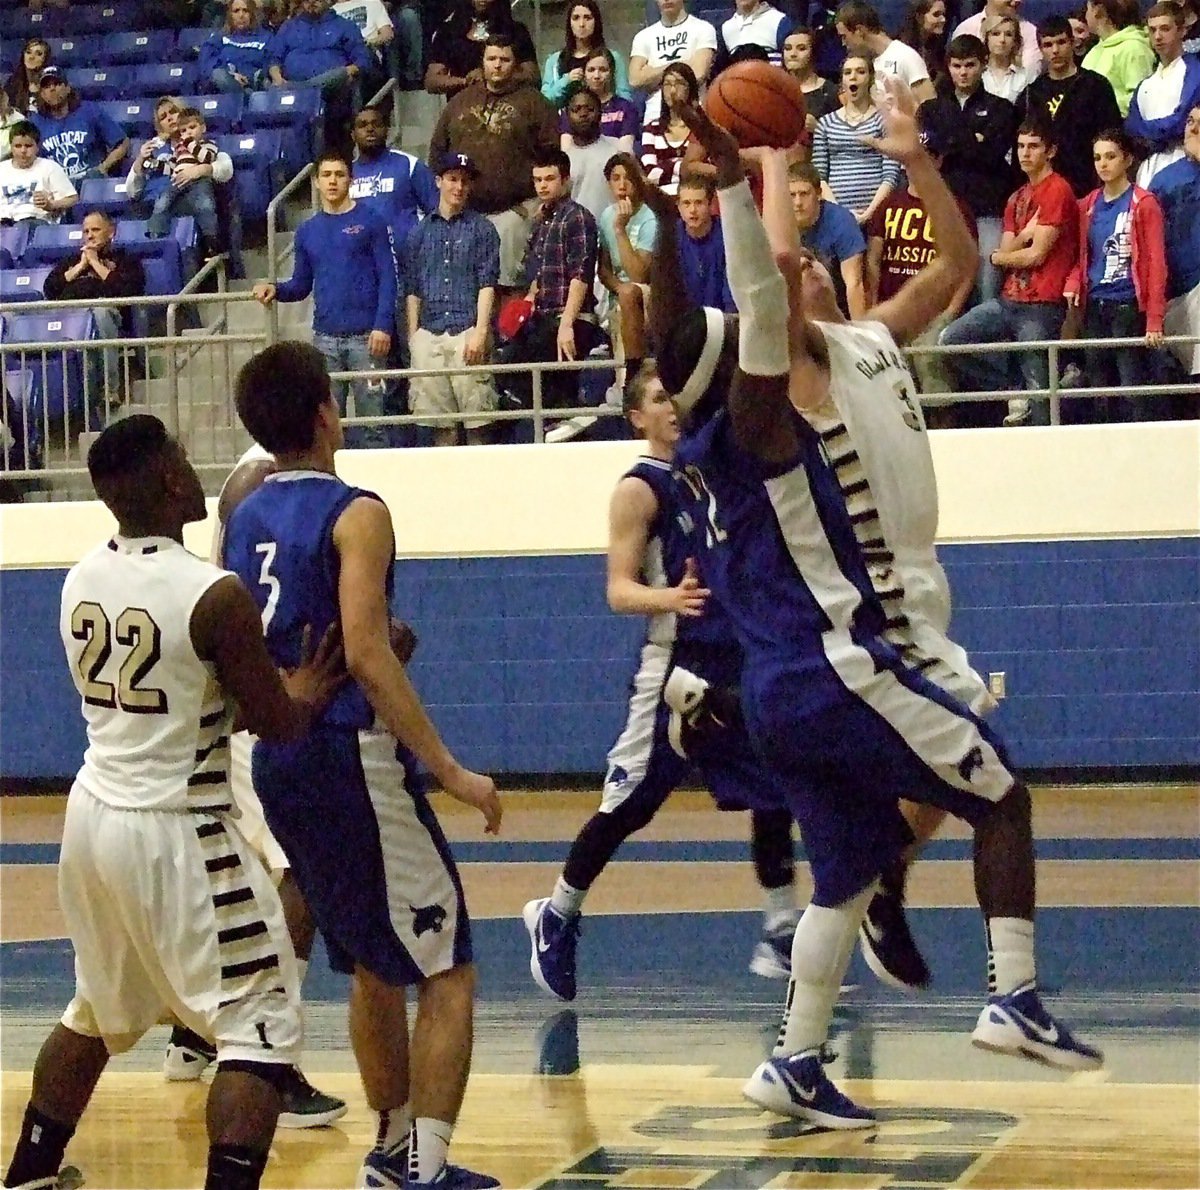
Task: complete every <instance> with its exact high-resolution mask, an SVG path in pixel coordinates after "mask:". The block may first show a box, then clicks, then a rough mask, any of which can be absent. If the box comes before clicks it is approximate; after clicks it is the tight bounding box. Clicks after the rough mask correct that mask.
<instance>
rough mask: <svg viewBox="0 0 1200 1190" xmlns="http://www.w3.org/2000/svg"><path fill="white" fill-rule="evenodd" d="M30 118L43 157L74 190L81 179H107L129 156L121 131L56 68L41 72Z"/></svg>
mask: <svg viewBox="0 0 1200 1190" xmlns="http://www.w3.org/2000/svg"><path fill="white" fill-rule="evenodd" d="M30 118H31V119H32V120H33V122H34V123H35V124H36V125H37V126H38V131H39V132H40V133H41V134H42V153H43V154H44V155H45V156H47V157H53V158H54V160H55V161H57V162H58V164H59V165H61V166H62V167H63V169H64V170H66V174H67V177H68V178H70V179H71V181H72V182H73V183H74V184H75V186H76V187H78V185H79V183H80V182H82V181H83V180H84V178H106V177H108V175H109V174H111V173H112V172H113V170H115V169H116V168H117V166H118V165H120V163H121V162H122V161H123V160H124V159H125V156H126V154H128V152H129V137H128V136H126V135H125V131H124V129H122V128H121V126H120V125H119V124H118V123H117V122H116V121H115V120H114V119H112V117H111V116H109V115H107V114H106V113H104V112H103V111H101V110H100V108H99V107H97V106H96V104H94V103H85V102H83V101H82V100H81V99H80V98H79V96H78V95H76V94H75V92H74V91H73V90H72V89H71V86H70V84H69V83H68V82H67V79H66V76H65V75H64V74H63V72H62V70H60V69H59V68H58V67H57V66H47V67H46V69H45V70H43V71H42V75H41V78H39V79H38V111H37V115H36V116H32V117H30Z"/></svg>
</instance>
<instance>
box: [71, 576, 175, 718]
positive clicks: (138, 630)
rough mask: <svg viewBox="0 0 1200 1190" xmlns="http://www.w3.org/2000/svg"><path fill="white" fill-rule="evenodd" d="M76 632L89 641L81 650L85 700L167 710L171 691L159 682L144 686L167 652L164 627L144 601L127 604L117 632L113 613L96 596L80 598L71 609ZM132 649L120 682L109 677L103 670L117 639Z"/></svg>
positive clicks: (134, 709)
mask: <svg viewBox="0 0 1200 1190" xmlns="http://www.w3.org/2000/svg"><path fill="white" fill-rule="evenodd" d="M71 635H72V636H73V637H74V638H75V639H76V640H81V641H84V642H86V643H85V644H84V647H83V652H82V653H80V655H79V678H80V685H81V686H82V688H83V701H84V702H86V703H88V704H89V705H91V706H94V707H108V708H109V709H111V710H116V708H117V707H118V706H119V707H120V708H121V710H123V711H129V712H130V713H131V714H134V715H165V714H166V712H167V709H168V708H167V693H166V691H165V690H161V689H159V688H158V687H156V686H143V685H142V683H143V682H144V681H145V680H146V679H147V678H148V677H149V676H150V674H151V671H152V670H153V669H154V667H155V666H156V665H157V664H158V662H159V659H160V658H161V657H162V630H161V629H160V628H159V626H158V625H157V624H156V623H155V622H154V621H153V620H152V619H151V618H150V613H149V612H148V611H146V609H145V608H144V607H127V608H126V609H125V610H124V611H123V612H122V613H121V614H120V615H119V616H118V617H117V623H116V632H115V633H114V632H113V626H112V624H111V623H110V622H109V619H108V615H107V613H106V612H105V610H104V608H102V607H101V606H100V605H99V604H98V603H93V602H92V601H91V600H84V602H82V603H80V604H77V605H76V607H75V610H74V611H73V612H72V613H71ZM114 636H115V639H116V642H117V644H119V645H122V646H124V647H126V648H128V649H129V652H128V654H127V655H126V657H125V660H124V661H122V662H121V668H120V670H119V671H118V674H117V682H116V685H114V684H113V683H112V682H106V681H104V680H103V679H102V678H101V677H100V672H101V670H103V669H104V667H105V666H106V665H107V664H108V661H109V658H111V657H112V642H113V639H114Z"/></svg>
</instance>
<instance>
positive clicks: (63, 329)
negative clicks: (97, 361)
mask: <svg viewBox="0 0 1200 1190" xmlns="http://www.w3.org/2000/svg"><path fill="white" fill-rule="evenodd" d="M4 335H5V340H6V342H7V344H8V345H9V346H10V347H11V346H13V345H16V344H20V343H59V342H61V343H67V342H72V341H80V340H88V339H94V338H95V337H96V325H95V322H94V321H93V319H92V315H91V313H90V311H87V310H49V311H43V312H42V313H40V314H14V315H10V316H9V318H8V320H7V325H6V326H5V328H4ZM8 361H9V363H10V364H11V363H13V362H17V364H18V368H17V370H23V369H30V370H31V371H32V372H33V406H34V408H35V409H36V410H38V411H39V412H40V410H41V409H42V408H44V409H45V411H46V412H47V413H48V414H49V415H50V418H51V419H52V420H53V419H56V418H61V417H62V415H63V413H64V411H70V412H72V413H80V412H82V410H83V399H84V382H83V350H82V349H81V348H67V349H65V350H54V349H52V348H38V349H36V350H34V351H31V352H29V353H27V354H24V355H21V354H17V355H16V356H14V355H13V354H12V353H11V352H10V353H9V355H8ZM10 370H12V369H10Z"/></svg>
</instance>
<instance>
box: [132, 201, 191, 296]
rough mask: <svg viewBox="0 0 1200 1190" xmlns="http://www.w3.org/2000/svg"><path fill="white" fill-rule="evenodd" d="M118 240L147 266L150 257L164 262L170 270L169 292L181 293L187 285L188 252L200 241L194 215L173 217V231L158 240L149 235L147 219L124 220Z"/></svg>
mask: <svg viewBox="0 0 1200 1190" xmlns="http://www.w3.org/2000/svg"><path fill="white" fill-rule="evenodd" d="M114 243H115V244H116V245H117V247H118V248H120V249H121V250H122V251H123V252H128V253H129V254H130V255H131V256H138V257H141V259H142V264H143V265H145V263H146V260H147V259H158V260H162V261H164V262H165V263H166V265H167V267H168V269H169V270H170V272H169V274H167V279H166V281H165V284H167V285H168V286H169V289H168V291H167V292H169V293H177V292H178V291H179V290H180V289H181V288H182V286H183V261H184V255H185V253H186V254H190V253H191V251H192V249H193V248H194V247H195V244H196V221H195V220H194V219H193V218H192V217H191V215H185V216H183V217H182V218H180V219H172V220H171V232H170V234H169V235H166V236H163V237H162V238H161V239H154V238H151V237H150V236H148V235H147V234H146V224H145V221H144V220H141V219H122V220H121V221H120V222H119V223H118V224H117V234H116V237H115V239H114Z"/></svg>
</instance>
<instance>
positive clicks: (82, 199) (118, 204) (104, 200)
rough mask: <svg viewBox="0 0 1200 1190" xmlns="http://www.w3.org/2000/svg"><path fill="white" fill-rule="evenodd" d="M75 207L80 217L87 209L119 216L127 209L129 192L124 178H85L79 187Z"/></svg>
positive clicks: (115, 216)
mask: <svg viewBox="0 0 1200 1190" xmlns="http://www.w3.org/2000/svg"><path fill="white" fill-rule="evenodd" d="M75 209H76V210H78V211H79V212H80V213H81V217H82V216H83V215H86V214H87V213H88V211H104V212H105V213H106V214H108V215H112V216H113V217H114V218H120V217H121V216H122V215H124V214H125V213H126V212H127V211H128V210H129V194H128V192H127V191H126V188H125V179H124V178H85V179H84V181H83V182H82V183H81V184H80V187H79V201H78V202H77V203H76V204H75Z"/></svg>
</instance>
